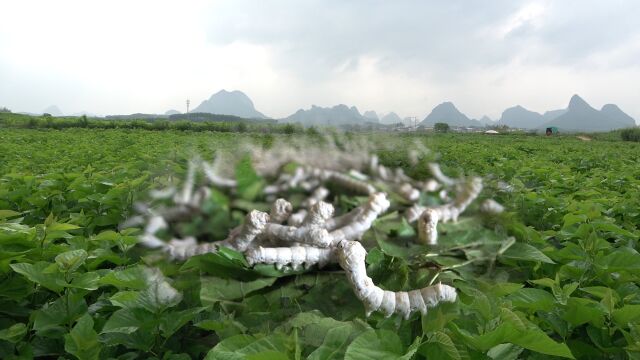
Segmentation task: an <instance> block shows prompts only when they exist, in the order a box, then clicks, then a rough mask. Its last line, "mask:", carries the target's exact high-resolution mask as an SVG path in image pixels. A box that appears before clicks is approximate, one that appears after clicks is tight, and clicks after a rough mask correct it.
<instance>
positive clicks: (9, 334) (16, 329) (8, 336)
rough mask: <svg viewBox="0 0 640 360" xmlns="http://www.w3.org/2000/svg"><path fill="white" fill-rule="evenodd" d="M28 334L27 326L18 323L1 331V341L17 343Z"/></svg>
mask: <svg viewBox="0 0 640 360" xmlns="http://www.w3.org/2000/svg"><path fill="white" fill-rule="evenodd" d="M26 334H27V325H25V324H23V323H17V324H13V325H11V326H9V327H8V328H6V329H2V330H0V340H5V341H8V342H10V343H14V344H15V343H17V342H18V341H20V340H21V339H22V338H23V337H24V336H25V335H26Z"/></svg>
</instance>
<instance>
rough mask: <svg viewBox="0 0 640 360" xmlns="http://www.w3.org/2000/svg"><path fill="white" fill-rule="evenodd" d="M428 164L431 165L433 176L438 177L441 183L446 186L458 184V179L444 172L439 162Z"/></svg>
mask: <svg viewBox="0 0 640 360" xmlns="http://www.w3.org/2000/svg"><path fill="white" fill-rule="evenodd" d="M427 166H428V167H429V171H430V172H431V175H433V177H434V178H436V180H438V181H439V182H440V183H442V184H444V185H446V186H453V185H455V184H456V180H454V179H452V178H450V177H448V176H447V175H445V174H444V173H442V170H441V169H440V165H438V164H437V163H429V164H428V165H427Z"/></svg>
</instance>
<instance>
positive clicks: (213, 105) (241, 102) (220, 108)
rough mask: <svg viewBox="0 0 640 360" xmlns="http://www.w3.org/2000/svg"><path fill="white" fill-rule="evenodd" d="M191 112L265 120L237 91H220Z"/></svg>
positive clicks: (247, 99) (249, 100) (248, 100)
mask: <svg viewBox="0 0 640 360" xmlns="http://www.w3.org/2000/svg"><path fill="white" fill-rule="evenodd" d="M193 112H194V113H209V114H221V115H234V116H238V117H242V118H248V119H252V118H253V119H256V118H257V119H264V118H266V116H264V114H262V113H261V112H259V111H257V110H256V109H255V107H254V105H253V101H251V99H249V97H248V96H247V95H246V94H245V93H243V92H242V91H238V90H235V91H231V92H229V91H226V90H220V91H218V92H217V93H215V94H213V95H211V97H210V98H209V99H208V100H205V101H203V102H202V103H201V104H200V105H198V107H196V108H195V109H193Z"/></svg>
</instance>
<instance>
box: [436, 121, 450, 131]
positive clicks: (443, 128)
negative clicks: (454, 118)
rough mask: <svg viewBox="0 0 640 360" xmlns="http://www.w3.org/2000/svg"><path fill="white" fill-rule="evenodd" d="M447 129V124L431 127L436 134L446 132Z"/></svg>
mask: <svg viewBox="0 0 640 360" xmlns="http://www.w3.org/2000/svg"><path fill="white" fill-rule="evenodd" d="M449 129H450V128H449V124H447V123H435V125H433V130H435V131H437V132H448V131H449Z"/></svg>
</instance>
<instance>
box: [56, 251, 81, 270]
mask: <svg viewBox="0 0 640 360" xmlns="http://www.w3.org/2000/svg"><path fill="white" fill-rule="evenodd" d="M88 256H89V254H87V252H86V251H85V250H82V249H80V250H71V251H67V252H63V253H62V254H59V255H58V256H56V259H55V260H56V264H58V267H59V268H60V270H62V271H63V272H74V271H76V270H77V269H78V268H79V267H80V266H82V264H84V261H85V260H86V259H87V257H88Z"/></svg>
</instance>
